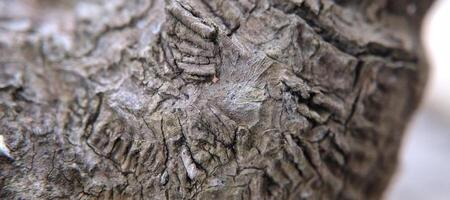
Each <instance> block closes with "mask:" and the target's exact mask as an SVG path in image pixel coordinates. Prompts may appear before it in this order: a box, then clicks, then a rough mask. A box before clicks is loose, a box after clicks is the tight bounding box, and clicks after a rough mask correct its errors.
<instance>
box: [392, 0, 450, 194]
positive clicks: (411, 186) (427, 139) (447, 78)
mask: <svg viewBox="0 0 450 200" xmlns="http://www.w3.org/2000/svg"><path fill="white" fill-rule="evenodd" d="M422 40H423V42H424V44H425V47H426V50H427V54H428V58H429V63H430V65H431V71H430V76H429V81H428V86H427V91H426V94H425V98H424V101H423V102H422V106H421V108H420V110H419V111H418V112H417V114H416V116H415V118H414V119H413V121H411V123H410V125H409V128H408V131H407V133H406V137H405V140H404V142H403V147H402V152H401V155H400V159H401V162H400V166H399V169H398V172H397V175H396V177H395V178H394V180H393V182H392V184H391V188H390V190H389V191H388V193H387V195H386V199H387V200H404V199H406V200H425V199H426V200H428V199H430V200H449V199H450V0H439V1H437V2H436V3H435V4H434V5H433V7H432V9H431V10H430V12H429V14H428V16H427V18H426V19H425V23H424V27H423V38H422Z"/></svg>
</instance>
